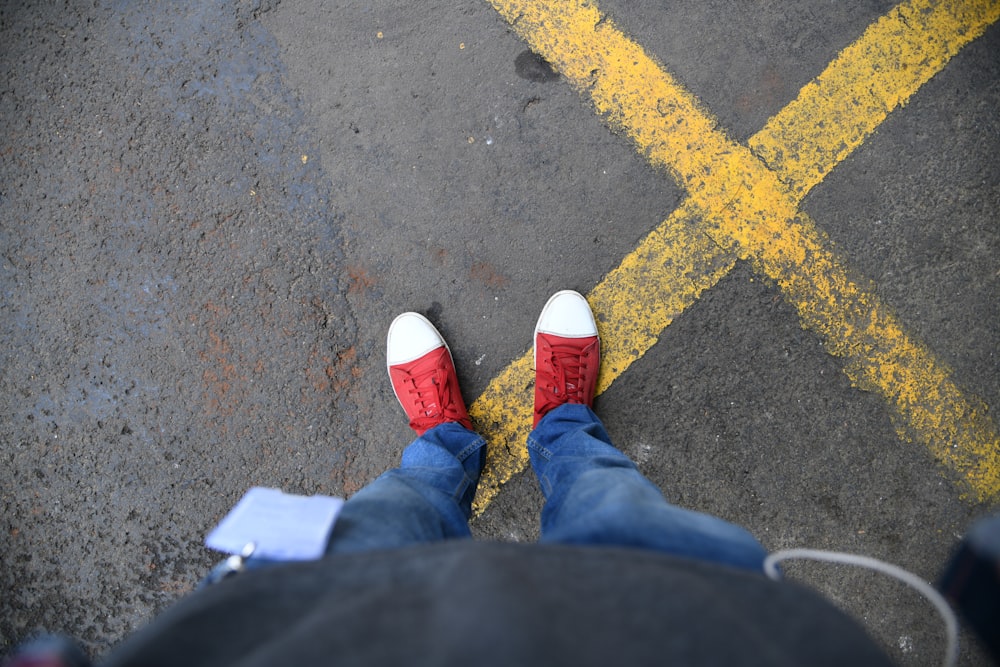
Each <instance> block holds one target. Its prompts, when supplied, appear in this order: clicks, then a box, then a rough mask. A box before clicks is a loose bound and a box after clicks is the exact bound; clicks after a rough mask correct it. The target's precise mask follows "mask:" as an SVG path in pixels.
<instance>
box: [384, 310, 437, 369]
mask: <svg viewBox="0 0 1000 667" xmlns="http://www.w3.org/2000/svg"><path fill="white" fill-rule="evenodd" d="M439 347H447V345H446V344H445V342H444V337H443V336H442V335H441V334H440V333H438V330H437V329H435V328H434V325H433V324H431V323H430V322H429V321H428V320H427V318H426V317H424V316H423V315H421V314H420V313H403V314H402V315H400V316H399V317H397V318H396V319H394V320H393V321H392V324H390V325H389V334H388V336H387V342H386V351H385V357H386V365H387V366H395V365H397V364H405V363H407V362H409V361H413V360H415V359H419V358H420V357H422V356H424V355H425V354H427V353H428V352H430V351H431V350H436V349H437V348H439Z"/></svg>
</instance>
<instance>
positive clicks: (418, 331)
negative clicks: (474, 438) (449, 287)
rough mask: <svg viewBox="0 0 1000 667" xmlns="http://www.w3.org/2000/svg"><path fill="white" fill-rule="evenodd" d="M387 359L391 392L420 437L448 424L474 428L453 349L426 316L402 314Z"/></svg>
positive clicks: (389, 340)
mask: <svg viewBox="0 0 1000 667" xmlns="http://www.w3.org/2000/svg"><path fill="white" fill-rule="evenodd" d="M385 356H386V365H387V366H388V367H389V380H390V381H391V382H392V390H393V391H394V392H396V398H397V399H399V404H400V405H402V406H403V410H404V411H405V412H406V416H407V417H409V418H410V428H412V429H413V430H414V431H416V432H417V435H423V434H424V433H426V432H427V431H428V430H430V429H432V428H434V427H435V426H438V425H440V424H444V423H446V422H458V423H460V424H461V425H462V426H464V427H465V428H467V429H470V430H471V429H472V422H471V420H470V419H469V412H468V410H466V409H465V403H464V402H463V401H462V392H461V391H460V390H459V387H458V375H456V373H455V362H454V361H453V360H452V358H451V350H449V349H448V344H447V343H445V341H444V337H442V336H441V334H440V333H439V332H438V330H437V329H435V328H434V325H433V324H431V323H430V322H429V321H428V320H427V318H426V317H424V316H423V315H420V314H419V313H403V314H402V315H400V316H399V317H397V318H396V319H395V320H393V322H392V324H391V325H389V335H388V337H387V343H386V354H385Z"/></svg>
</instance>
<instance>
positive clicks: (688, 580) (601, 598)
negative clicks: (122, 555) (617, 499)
mask: <svg viewBox="0 0 1000 667" xmlns="http://www.w3.org/2000/svg"><path fill="white" fill-rule="evenodd" d="M104 664H105V665H107V666H108V667H111V666H112V665H114V666H119V665H184V666H186V667H191V666H195V665H212V666H213V667H221V666H225V665H241V666H247V667H249V666H250V665H295V666H304V665H382V664H397V665H477V666H479V665H602V667H604V666H607V665H640V664H656V665H768V666H771V667H775V666H780V665H851V666H852V667H857V666H860V665H886V664H890V663H889V661H888V659H887V658H885V657H884V655H883V654H882V653H881V652H880V651H879V649H878V648H877V647H876V646H874V645H873V644H872V642H871V641H870V640H869V639H868V637H867V636H866V635H865V634H864V632H863V631H862V630H861V629H860V628H859V627H858V626H857V625H856V624H855V623H854V622H853V621H851V620H850V619H848V618H847V617H846V616H845V615H843V614H842V613H840V612H839V611H837V610H836V609H834V608H833V607H832V606H831V605H830V604H828V603H827V602H826V601H824V600H823V599H822V598H821V597H819V596H818V595H816V594H815V593H812V592H810V591H809V590H806V589H804V588H802V587H800V586H797V585H794V584H791V583H775V582H772V581H769V580H767V579H766V578H765V577H764V576H763V575H757V574H753V573H748V572H741V571H737V570H731V569H726V568H722V567H718V566H713V565H708V564H704V563H698V562H693V561H687V560H679V559H674V558H670V557H667V556H663V555H659V554H655V553H650V552H646V551H639V550H630V549H611V548H598V547H569V546H543V545H534V544H532V545H519V544H498V543H489V542H473V541H471V540H463V541H452V542H445V543H440V544H436V545H430V546H424V547H416V548H411V549H404V550H396V551H384V552H376V553H368V554H359V555H355V556H336V557H331V558H327V559H325V560H322V561H316V562H310V563H302V564H296V565H289V566H280V567H275V568H272V569H266V570H257V571H250V572H247V573H244V574H240V575H238V576H236V577H234V578H232V579H230V580H227V581H224V582H222V583H220V584H217V585H215V586H212V587H209V588H208V589H206V590H204V591H202V592H198V593H196V594H194V595H192V596H190V597H189V598H187V599H185V600H183V601H181V602H180V603H179V604H177V605H176V606H175V607H174V608H172V609H171V610H169V611H168V612H166V613H165V614H163V615H162V616H161V617H160V618H158V619H157V620H156V621H155V622H154V623H152V624H151V625H150V626H149V627H147V628H146V629H144V630H142V631H140V632H139V633H137V634H136V635H134V636H132V637H131V638H129V639H128V640H126V641H125V642H124V643H123V644H122V645H121V646H119V647H118V648H117V649H116V650H115V651H114V652H112V655H111V656H109V658H108V660H107V661H106V662H105V663H104Z"/></svg>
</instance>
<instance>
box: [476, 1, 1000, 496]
mask: <svg viewBox="0 0 1000 667" xmlns="http://www.w3.org/2000/svg"><path fill="white" fill-rule="evenodd" d="M491 1H492V4H493V6H494V7H495V8H496V9H497V11H499V12H500V13H501V15H502V16H503V17H504V18H505V19H506V20H507V21H508V22H509V23H510V24H511V25H512V26H513V27H514V29H515V30H516V31H517V33H518V34H519V35H520V36H521V37H522V38H523V39H524V40H525V41H527V42H528V44H529V45H530V46H531V47H532V49H533V50H535V51H536V52H537V53H539V54H540V55H542V56H543V57H545V58H546V59H547V60H548V61H549V62H551V63H552V64H553V65H554V66H555V67H556V68H557V69H559V71H560V72H561V73H562V74H563V75H564V76H566V78H567V79H568V80H569V81H570V82H571V83H572V84H573V85H574V86H575V87H577V88H578V89H579V90H580V91H581V92H584V93H586V94H588V95H589V96H590V97H591V100H592V102H593V104H594V106H595V107H596V109H597V111H598V113H600V114H602V115H604V116H605V117H606V119H607V121H608V123H609V124H610V125H611V126H612V127H615V128H618V129H620V130H621V131H623V132H624V133H626V134H627V135H628V136H629V137H630V138H631V139H632V140H633V141H634V142H635V144H636V147H637V148H638V150H639V151H640V152H642V153H643V154H644V155H645V157H646V158H647V160H649V161H650V163H651V164H653V165H654V166H657V167H662V168H664V169H666V170H667V171H668V172H669V173H670V174H671V176H673V178H675V179H676V180H677V182H678V183H679V184H681V186H682V187H684V189H685V190H686V191H687V193H688V198H687V200H686V201H685V202H684V203H683V204H682V205H681V207H680V208H678V209H677V210H676V211H674V212H673V213H672V214H671V215H670V217H669V218H668V219H667V220H666V221H664V222H663V223H662V224H660V225H659V226H658V227H657V228H656V229H655V230H654V231H653V232H651V233H650V235H649V236H648V237H646V239H644V240H643V241H642V243H641V244H640V245H639V247H638V248H637V249H636V250H635V251H633V252H632V253H630V254H629V255H628V256H627V257H626V258H625V259H624V260H623V261H622V263H621V264H620V265H619V266H618V267H617V268H616V269H614V270H613V271H612V272H611V273H609V274H608V275H607V276H605V278H604V279H602V281H601V282H600V283H599V284H598V285H597V286H596V287H595V288H594V289H593V291H592V292H591V293H590V294H589V295H588V299H589V300H590V302H591V306H592V307H593V309H594V312H595V315H596V316H597V318H598V322H599V324H600V326H601V334H602V345H603V350H602V351H603V356H604V361H603V366H602V376H601V378H600V380H599V383H598V392H600V391H603V390H604V389H606V388H607V387H608V386H609V385H610V384H611V383H612V382H613V381H614V380H615V379H616V378H617V377H618V376H619V375H621V373H623V372H624V371H625V369H626V368H628V366H629V365H630V364H631V363H632V362H634V361H635V360H637V359H638V358H639V357H641V356H642V355H643V354H644V353H645V352H646V350H648V349H649V348H650V347H651V346H652V345H653V344H654V343H655V342H656V340H657V339H658V337H659V335H660V334H661V333H662V331H663V329H664V328H665V327H666V326H668V325H669V324H670V322H671V321H672V320H673V318H674V317H676V316H677V315H679V314H680V313H681V312H682V311H683V310H684V309H685V308H686V307H687V306H689V305H690V304H691V303H693V302H694V301H695V300H697V298H698V296H699V295H700V294H701V292H703V291H704V290H705V289H708V288H710V287H712V286H713V285H714V284H715V283H717V282H718V281H719V280H720V279H721V278H722V277H723V276H724V275H725V274H726V273H727V272H728V271H729V270H730V269H731V268H732V266H733V265H734V263H735V261H736V260H737V258H740V259H746V260H750V261H751V262H752V264H753V266H754V267H755V268H756V270H758V271H760V272H762V273H764V274H766V275H767V276H768V277H769V278H770V279H772V280H773V281H774V282H775V283H777V284H778V285H779V286H780V287H781V289H782V291H783V293H784V295H785V298H786V299H787V300H788V302H789V303H791V304H792V305H793V306H794V307H795V308H796V310H797V311H798V313H799V316H800V318H801V320H802V323H803V325H804V326H805V327H806V328H808V329H810V330H812V331H814V332H816V333H817V334H819V335H820V336H821V338H822V339H823V341H824V344H825V345H826V348H827V350H828V351H829V352H830V353H831V354H834V355H835V356H838V357H840V358H842V359H843V361H844V372H845V373H846V374H847V375H848V377H849V378H850V379H851V381H852V383H853V384H855V385H856V386H858V387H860V388H862V389H865V390H870V391H875V392H878V393H879V394H881V395H882V396H883V397H884V398H885V399H886V400H887V401H888V402H889V404H890V405H891V406H892V407H893V408H894V409H895V412H896V415H897V417H898V419H897V425H898V428H899V430H900V435H901V436H902V437H905V438H912V439H916V440H918V441H920V442H923V443H924V444H925V445H926V446H927V447H928V448H929V449H930V451H931V452H932V453H933V454H934V456H936V457H937V458H938V459H939V460H940V461H942V462H943V463H944V464H945V465H947V466H949V467H950V468H952V469H953V470H955V471H957V472H958V473H959V474H960V475H961V476H962V477H963V478H964V479H965V480H966V481H967V483H968V486H969V488H970V489H971V491H972V492H973V494H974V495H975V497H976V498H977V499H978V500H980V501H994V500H996V499H997V498H998V496H1000V434H998V430H997V427H996V425H995V424H994V422H993V421H992V420H991V419H990V417H989V415H988V409H987V407H986V405H985V404H983V403H982V401H980V400H979V399H977V398H975V397H972V396H969V395H966V394H963V392H962V391H961V390H960V389H959V388H958V387H957V386H956V384H955V382H954V381H953V380H952V377H951V376H952V372H951V370H950V369H949V368H948V367H947V366H946V365H945V364H944V363H942V362H941V361H940V360H938V359H937V358H936V357H935V355H934V354H933V353H932V352H931V351H930V350H929V349H927V348H926V347H925V346H924V345H922V344H921V343H920V342H919V341H917V340H915V339H914V338H913V337H912V336H910V335H909V334H908V333H907V332H906V331H905V330H904V329H903V327H902V326H901V324H900V323H899V321H898V320H897V318H896V317H895V315H894V314H893V313H892V312H891V311H890V309H889V308H888V307H886V306H885V304H883V303H882V302H881V301H880V300H879V299H878V297H877V296H876V295H875V290H874V286H873V285H872V283H871V282H870V281H868V280H866V279H864V278H862V277H861V276H859V275H857V274H856V273H855V272H853V271H852V270H851V269H850V268H849V267H848V265H847V264H846V263H845V262H844V261H843V260H842V259H841V258H840V257H839V256H838V255H837V254H836V252H835V251H834V249H833V248H832V244H831V242H830V240H829V238H828V237H827V236H826V235H825V234H824V233H823V232H822V231H821V230H820V229H819V228H818V227H817V226H816V225H815V224H814V223H813V221H812V220H811V219H810V218H809V217H808V216H807V215H806V214H805V213H803V212H801V211H799V204H800V203H801V201H802V198H803V197H804V196H805V195H806V194H807V193H808V192H809V190H810V189H812V188H813V187H814V186H815V185H817V184H818V183H820V182H822V180H823V178H824V177H825V176H826V175H827V174H828V173H829V172H830V171H831V170H832V169H833V167H835V166H836V165H837V164H838V163H839V162H840V161H842V160H843V159H844V158H845V157H846V156H847V155H849V154H850V152H851V151H853V150H854V149H855V148H857V147H858V146H860V145H861V143H862V142H863V141H864V139H865V138H866V137H867V136H868V135H869V134H870V133H871V132H872V131H873V130H874V129H875V128H876V127H877V126H878V125H879V124H880V123H881V122H882V121H883V120H884V119H885V117H886V116H887V115H888V114H889V113H890V112H891V111H892V110H894V109H895V108H897V107H899V106H901V105H903V104H905V103H906V101H907V100H908V99H909V98H910V97H911V96H912V95H913V94H914V93H915V92H916V90H917V89H918V88H919V87H920V86H921V85H923V84H924V83H925V82H927V81H928V80H929V79H930V78H931V77H933V76H934V75H935V74H936V73H937V72H938V71H940V70H941V69H942V68H943V67H944V65H945V64H946V63H947V62H948V60H950V59H951V57H952V56H954V55H955V53H957V52H958V50H959V49H961V48H962V47H963V46H965V45H966V44H968V43H969V42H971V41H972V40H973V39H975V38H976V37H978V36H979V35H981V34H982V33H983V31H984V30H985V29H986V27H988V26H989V25H990V24H991V23H993V22H995V21H996V20H997V19H998V18H1000V3H996V2H994V1H993V0H966V1H964V2H962V1H958V0H952V1H950V2H948V1H945V2H936V1H933V0H913V1H910V2H905V3H903V4H901V5H900V6H898V7H896V8H895V9H894V10H893V11H892V12H890V13H889V14H887V15H886V16H884V17H882V18H881V19H879V20H878V21H876V22H875V23H874V24H873V25H872V26H870V27H869V28H868V30H867V31H866V32H865V33H864V35H862V36H861V38H859V39H858V41H856V42H855V43H854V44H852V45H851V46H849V47H848V48H847V49H845V50H844V51H843V52H841V53H840V54H839V55H838V57H837V58H836V59H835V60H834V61H833V62H832V63H831V64H830V65H829V66H828V67H827V69H826V70H825V71H824V72H823V73H822V74H821V75H820V76H819V77H817V79H815V80H814V81H813V82H811V83H810V84H808V85H807V86H805V87H804V88H803V89H802V90H801V91H800V93H799V96H798V97H797V99H796V100H794V101H793V102H791V103H790V104H789V105H788V106H787V107H785V108H784V109H783V110H782V111H781V112H779V113H778V114H777V115H776V116H774V117H773V118H772V119H771V120H770V121H768V123H767V124H766V126H765V127H764V128H763V129H762V130H761V131H760V132H758V133H757V134H756V135H755V136H754V137H752V138H751V139H750V141H749V142H748V143H749V145H748V146H746V147H745V146H742V145H740V144H738V143H736V142H734V141H732V140H731V139H730V138H729V137H727V136H726V134H725V133H724V131H723V130H721V129H720V128H719V127H718V126H717V122H716V120H715V119H714V118H713V117H712V116H711V115H710V114H709V113H707V112H706V111H704V110H703V109H702V108H701V106H700V104H699V102H698V101H697V100H696V99H695V98H694V96H692V95H691V94H690V93H688V92H687V91H686V90H685V89H684V88H683V87H681V86H680V85H679V84H678V83H677V82H676V81H675V80H674V79H673V77H671V76H670V74H668V73H667V72H666V71H665V70H664V69H663V68H662V67H661V66H660V65H659V64H658V63H656V62H655V61H654V60H653V59H652V58H651V57H650V56H649V55H647V54H646V53H645V52H644V51H643V49H642V48H641V47H640V46H638V45H637V44H635V43H634V42H632V41H631V40H629V39H628V38H627V37H626V36H625V35H624V34H623V33H621V32H620V31H619V30H618V29H617V28H616V27H615V26H614V24H613V23H612V22H611V21H610V20H608V19H607V17H605V16H603V15H601V14H600V12H599V10H598V9H597V7H596V5H595V4H593V3H587V2H579V1H575V0H535V1H529V0H491ZM817 119H821V120H822V123H818V122H817ZM531 363H532V362H531V354H530V352H529V353H528V354H526V355H524V356H522V357H521V358H520V359H518V360H517V361H515V362H513V363H512V364H511V365H510V366H508V367H507V369H505V370H504V371H503V372H502V373H501V374H500V375H499V376H497V377H496V378H495V379H494V380H493V382H492V383H491V384H490V386H489V387H488V388H487V389H486V391H485V392H484V393H483V394H482V395H481V396H480V397H479V399H477V400H476V401H475V402H474V403H473V405H472V406H471V413H472V416H473V419H474V420H475V421H476V423H477V427H478V428H479V429H480V430H481V432H483V433H484V434H485V435H486V437H487V440H488V441H489V450H488V456H487V467H486V470H485V471H484V476H483V480H482V482H481V483H480V487H479V494H478V496H477V499H476V505H475V507H476V510H477V512H481V511H482V509H483V508H485V506H486V505H487V504H488V503H489V502H490V501H491V500H492V499H493V498H494V497H495V495H496V493H497V492H498V491H499V488H500V486H501V485H502V484H503V483H505V482H506V481H507V480H509V479H510V478H511V477H512V476H513V475H515V474H517V473H518V472H520V471H521V470H523V469H524V467H525V466H526V465H527V451H526V449H525V446H524V443H525V439H526V436H527V433H528V431H529V430H530V425H531V410H532V407H531V396H532V394H531V392H530V391H529V389H530V386H531V384H532V382H533V372H532V367H531Z"/></svg>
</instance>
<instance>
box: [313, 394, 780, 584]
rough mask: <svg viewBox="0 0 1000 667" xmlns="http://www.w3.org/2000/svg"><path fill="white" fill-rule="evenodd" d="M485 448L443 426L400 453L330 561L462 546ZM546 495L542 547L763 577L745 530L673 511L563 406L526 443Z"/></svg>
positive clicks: (588, 414)
mask: <svg viewBox="0 0 1000 667" xmlns="http://www.w3.org/2000/svg"><path fill="white" fill-rule="evenodd" d="M484 445H485V442H484V440H483V439H482V438H481V437H479V436H478V435H476V434H475V433H473V432H472V431H469V430H468V429H466V428H464V427H462V426H461V425H459V424H442V425H441V426H438V427H436V428H433V429H431V430H430V431H427V433H425V434H424V435H423V436H421V437H419V438H417V439H416V440H415V441H414V442H413V443H412V444H411V445H410V446H409V447H407V448H406V450H405V451H404V452H403V461H402V465H401V466H400V467H399V468H396V469H394V470H390V471H389V472H387V473H385V474H384V475H382V476H381V477H379V478H378V479H376V480H375V481H374V482H372V483H371V484H369V485H368V486H366V487H365V488H363V489H362V490H361V491H359V492H358V493H357V494H355V495H354V496H353V497H352V498H351V499H350V500H348V501H347V503H345V505H344V508H343V510H341V513H340V516H339V517H338V518H337V523H336V524H335V525H334V528H333V532H332V534H331V536H330V542H329V546H328V547H327V551H328V553H354V552H359V551H367V550H372V549H389V548H394V547H402V546H407V545H411V544H417V543H421V542H431V541H434V540H443V539H454V538H469V537H471V533H470V531H469V518H470V516H471V513H472V498H473V495H474V494H475V490H476V483H477V482H478V480H479V471H480V469H481V468H482V464H483V460H484V456H485V447H484ZM528 452H529V455H530V457H531V465H532V467H533V468H534V469H535V473H536V475H537V476H538V480H539V483H540V484H541V488H542V493H543V494H544V495H545V508H544V509H543V511H542V532H541V540H540V541H541V542H545V543H563V544H578V545H591V544H593V545H608V546H621V547H636V548H641V549H651V550H654V551H660V552H663V553H668V554H673V555H676V556H682V557H686V558H694V559H698V560H704V561H711V562H715V563H720V564H724V565H729V566H733V567H738V568H745V569H750V570H755V571H761V572H762V571H763V563H764V558H765V557H766V556H767V551H766V550H765V549H764V547H762V546H761V545H760V543H759V542H758V541H757V540H756V539H755V538H754V537H753V536H752V535H751V534H750V533H749V532H747V531H746V530H744V529H743V528H740V527H739V526H736V525H733V524H731V523H728V522H726V521H723V520H722V519H719V518H716V517H713V516H709V515H707V514H701V513H699V512H693V511H690V510H685V509H681V508H679V507H675V506H674V505H671V504H670V503H668V502H667V501H666V499H665V498H664V497H663V494H662V493H661V492H660V490H659V489H658V488H657V487H656V486H655V485H654V484H653V483H652V482H650V481H649V480H647V479H646V478H645V477H643V476H642V473H640V472H639V470H638V469H637V468H636V466H635V464H634V463H632V461H631V460H629V458H628V457H627V456H625V455H624V454H622V453H621V452H620V451H618V450H617V449H615V447H614V446H613V445H612V444H611V441H610V439H609V437H608V434H607V432H606V431H605V430H604V426H603V425H602V424H601V422H600V420H599V419H598V418H597V415H595V414H594V413H593V411H592V410H590V408H588V407H586V406H584V405H573V404H567V405H563V406H560V407H558V408H556V409H555V410H553V411H551V412H550V413H549V414H547V415H546V416H545V417H544V418H543V419H542V420H541V422H539V424H538V427H537V428H535V430H534V431H532V432H531V434H530V435H529V436H528Z"/></svg>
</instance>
